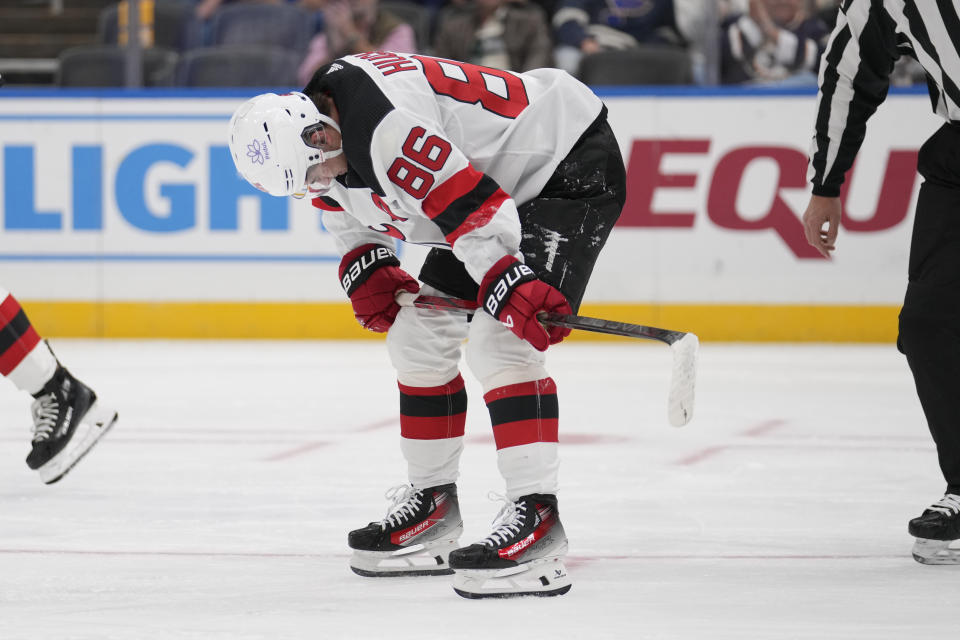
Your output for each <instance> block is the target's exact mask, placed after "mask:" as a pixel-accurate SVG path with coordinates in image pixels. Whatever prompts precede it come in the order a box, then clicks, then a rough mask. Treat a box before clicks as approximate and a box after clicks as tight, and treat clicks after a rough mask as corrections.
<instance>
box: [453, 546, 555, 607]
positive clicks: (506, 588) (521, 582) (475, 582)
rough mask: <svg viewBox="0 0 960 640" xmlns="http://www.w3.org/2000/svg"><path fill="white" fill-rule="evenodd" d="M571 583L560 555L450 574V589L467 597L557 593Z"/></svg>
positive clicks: (553, 594) (547, 594)
mask: <svg viewBox="0 0 960 640" xmlns="http://www.w3.org/2000/svg"><path fill="white" fill-rule="evenodd" d="M572 586H573V585H572V584H571V582H570V576H569V575H567V568H566V567H565V566H564V564H563V559H562V558H561V557H560V556H551V557H548V558H542V559H540V560H534V561H532V562H526V563H523V564H519V565H517V566H515V567H508V568H506V569H458V570H457V572H456V573H455V574H454V576H453V590H454V591H455V592H456V593H457V595H459V596H462V597H464V598H469V599H479V598H517V597H522V596H538V597H549V596H559V595H563V594H565V593H566V592H568V591H570V587H572Z"/></svg>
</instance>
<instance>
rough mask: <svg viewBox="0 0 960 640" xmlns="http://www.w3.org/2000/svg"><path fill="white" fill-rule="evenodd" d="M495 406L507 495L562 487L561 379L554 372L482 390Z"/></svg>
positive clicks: (489, 405) (496, 436)
mask: <svg viewBox="0 0 960 640" xmlns="http://www.w3.org/2000/svg"><path fill="white" fill-rule="evenodd" d="M483 399H484V402H486V403H487V409H488V410H489V411H490V422H491V424H492V425H493V439H494V441H495V442H496V444H497V466H498V467H499V468H500V474H501V475H502V476H503V479H504V480H505V482H506V489H507V497H508V498H510V499H512V500H516V499H517V498H519V497H520V496H525V495H528V494H531V493H550V494H556V492H557V473H558V470H559V467H560V458H559V454H558V452H557V434H558V420H559V415H560V410H559V404H558V402H557V385H556V383H554V381H553V378H542V379H540V380H533V381H532V382H521V383H519V384H510V385H506V386H503V387H497V388H496V389H491V390H490V391H489V392H487V393H486V394H484V396H483Z"/></svg>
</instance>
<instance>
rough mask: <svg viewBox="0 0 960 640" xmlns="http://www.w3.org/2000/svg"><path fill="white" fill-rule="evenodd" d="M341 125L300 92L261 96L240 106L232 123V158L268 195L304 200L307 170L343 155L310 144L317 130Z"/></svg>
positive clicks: (252, 181)
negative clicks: (301, 198) (311, 136)
mask: <svg viewBox="0 0 960 640" xmlns="http://www.w3.org/2000/svg"><path fill="white" fill-rule="evenodd" d="M326 126H330V127H333V128H334V129H336V130H337V131H338V132H339V131H340V127H339V126H338V125H337V123H336V122H334V121H333V120H332V119H331V118H330V117H328V116H325V115H323V114H321V113H320V112H319V111H318V110H317V107H316V106H315V105H314V104H313V102H312V101H311V100H310V99H309V98H307V96H305V95H304V94H302V93H299V92H292V93H287V94H283V95H277V94H275V93H264V94H261V95H258V96H255V97H253V98H251V99H250V100H248V101H247V102H245V103H244V104H242V105H240V107H239V108H238V109H237V110H236V111H235V112H234V114H233V117H232V118H231V119H230V127H229V130H230V138H229V139H230V154H231V156H232V157H233V162H234V165H235V166H236V167H237V171H238V172H239V173H240V175H242V176H243V178H244V179H245V180H246V181H247V182H249V183H250V184H252V185H253V186H255V187H256V188H258V189H260V190H261V191H265V192H266V193H269V194H270V195H274V196H294V197H303V196H304V195H305V194H306V193H307V191H308V190H310V191H311V192H312V193H314V194H316V193H318V190H317V189H309V185H307V170H308V169H309V168H310V167H312V166H313V165H315V164H319V163H322V162H325V161H327V160H329V159H330V158H333V157H336V156H338V155H340V154H341V153H343V149H342V148H341V149H335V150H332V151H324V150H322V149H319V148H316V147H314V146H311V145H310V144H309V143H308V140H309V139H310V134H312V133H313V132H315V131H317V130H318V129H319V128H322V127H326Z"/></svg>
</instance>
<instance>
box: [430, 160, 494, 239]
mask: <svg viewBox="0 0 960 640" xmlns="http://www.w3.org/2000/svg"><path fill="white" fill-rule="evenodd" d="M509 198H510V196H509V195H507V193H506V192H504V191H503V189H501V188H500V185H498V184H497V183H496V181H494V179H493V178H491V177H490V176H488V175H486V174H484V173H480V172H479V171H477V170H476V169H474V168H473V167H472V166H467V167H466V168H464V169H461V170H460V171H458V172H457V173H455V174H453V175H452V176H451V177H450V178H448V179H447V180H445V181H444V182H443V183H442V184H440V185H438V186H437V187H435V188H434V189H433V190H432V191H430V193H429V195H427V197H426V198H424V201H423V212H424V213H426V214H427V216H429V217H430V219H431V220H433V222H434V223H435V224H436V225H437V226H438V227H440V231H442V232H443V235H444V236H445V237H446V240H447V242H449V243H450V245H451V246H452V245H453V244H455V243H456V241H457V240H458V239H459V238H460V237H461V236H462V235H464V234H466V233H469V232H471V231H473V230H474V229H478V228H480V227H482V226H484V225H485V224H487V223H488V222H490V219H491V218H493V216H494V215H496V213H497V211H499V210H500V206H501V205H502V204H503V202H504V201H505V200H507V199H509Z"/></svg>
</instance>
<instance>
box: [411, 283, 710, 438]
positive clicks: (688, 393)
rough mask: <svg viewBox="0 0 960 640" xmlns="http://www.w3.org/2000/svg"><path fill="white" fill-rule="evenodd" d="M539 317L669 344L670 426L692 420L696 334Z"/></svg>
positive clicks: (443, 302)
mask: <svg viewBox="0 0 960 640" xmlns="http://www.w3.org/2000/svg"><path fill="white" fill-rule="evenodd" d="M397 303H398V304H399V305H400V306H404V307H418V308H420V309H434V310H440V311H453V312H457V313H474V312H476V311H477V309H478V308H479V305H478V304H477V303H475V302H473V301H472V300H461V299H459V298H446V297H442V296H428V295H418V294H415V293H410V292H407V291H401V292H399V293H398V294H397ZM537 318H538V319H539V320H540V322H542V323H543V324H547V325H553V326H557V327H564V328H567V329H578V330H581V331H593V332H595V333H606V334H609V335H615V336H623V337H627V338H642V339H644V340H657V341H659V342H663V343H665V344H667V345H670V350H671V351H672V352H673V371H672V372H671V376H670V393H669V396H668V397H667V417H668V418H669V420H670V424H672V425H673V426H675V427H682V426H683V425H685V424H687V423H688V422H690V419H691V418H693V400H694V391H695V388H696V381H697V352H698V351H699V348H700V340H699V338H697V336H696V334H693V333H688V332H684V331H671V330H669V329H660V328H657V327H648V326H644V325H639V324H630V323H629V322H617V321H615V320H602V319H600V318H590V317H587V316H576V315H567V314H562V313H541V314H540V315H539V316H537Z"/></svg>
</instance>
